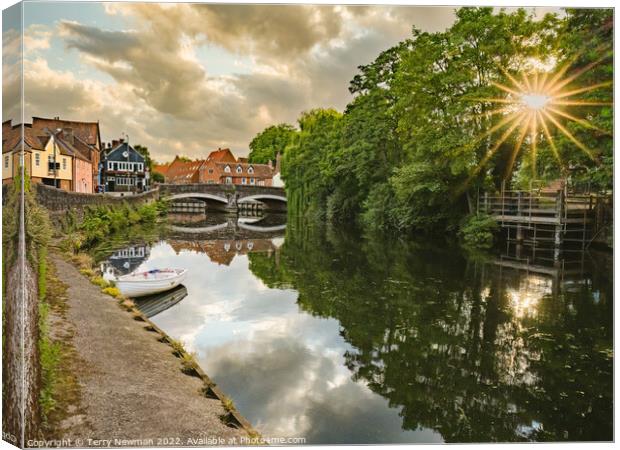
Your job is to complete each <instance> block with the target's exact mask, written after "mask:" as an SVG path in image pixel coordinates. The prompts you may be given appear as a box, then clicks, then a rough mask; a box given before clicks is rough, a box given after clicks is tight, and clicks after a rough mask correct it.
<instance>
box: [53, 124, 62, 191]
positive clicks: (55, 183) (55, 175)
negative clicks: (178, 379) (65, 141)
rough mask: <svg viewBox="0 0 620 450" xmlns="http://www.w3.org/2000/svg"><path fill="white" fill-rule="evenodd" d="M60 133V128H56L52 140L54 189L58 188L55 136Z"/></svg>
mask: <svg viewBox="0 0 620 450" xmlns="http://www.w3.org/2000/svg"><path fill="white" fill-rule="evenodd" d="M61 131H62V129H60V128H56V133H55V134H54V136H53V139H54V187H55V188H57V187H58V169H57V166H56V136H57V135H58V134H59V133H60V132H61Z"/></svg>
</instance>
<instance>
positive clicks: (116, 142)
mask: <svg viewBox="0 0 620 450" xmlns="http://www.w3.org/2000/svg"><path fill="white" fill-rule="evenodd" d="M118 144H120V142H118V139H112V147H116V146H117V145H118Z"/></svg>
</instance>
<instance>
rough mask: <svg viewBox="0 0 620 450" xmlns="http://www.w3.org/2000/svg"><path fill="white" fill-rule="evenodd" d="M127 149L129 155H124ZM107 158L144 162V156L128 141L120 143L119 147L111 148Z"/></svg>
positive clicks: (109, 159)
mask: <svg viewBox="0 0 620 450" xmlns="http://www.w3.org/2000/svg"><path fill="white" fill-rule="evenodd" d="M125 151H127V152H129V155H128V156H124V155H123V153H124V152H125ZM107 159H108V161H122V162H141V163H143V162H144V156H142V155H141V154H140V153H139V152H138V151H137V150H135V149H134V148H133V147H132V146H131V145H128V144H127V143H123V144H120V145H119V146H118V147H116V148H114V149H112V150H110V151H109V152H108V155H107Z"/></svg>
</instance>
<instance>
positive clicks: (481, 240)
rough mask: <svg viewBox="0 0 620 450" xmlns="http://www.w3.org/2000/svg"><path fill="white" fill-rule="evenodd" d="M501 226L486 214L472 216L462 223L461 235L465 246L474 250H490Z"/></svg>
mask: <svg viewBox="0 0 620 450" xmlns="http://www.w3.org/2000/svg"><path fill="white" fill-rule="evenodd" d="M497 230H499V225H498V224H497V222H496V221H495V219H494V218H493V217H491V216H489V215H486V214H478V215H470V216H467V217H466V218H465V220H464V221H463V222H462V223H461V227H460V230H459V235H460V236H461V238H462V239H463V242H464V243H465V245H467V246H469V247H474V248H490V247H491V246H492V245H493V241H494V238H495V232H497Z"/></svg>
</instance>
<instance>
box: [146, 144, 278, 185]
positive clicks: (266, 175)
mask: <svg viewBox="0 0 620 450" xmlns="http://www.w3.org/2000/svg"><path fill="white" fill-rule="evenodd" d="M155 170H157V171H158V172H159V173H161V174H162V175H164V177H165V181H166V183H171V184H189V183H206V184H239V185H248V186H271V185H272V179H273V176H274V169H273V166H272V165H271V164H253V163H249V162H248V160H247V158H236V157H235V155H233V154H232V152H231V151H230V149H228V148H224V149H222V148H218V149H217V150H214V151H212V152H211V153H210V154H209V156H208V157H207V158H206V159H202V160H196V161H185V160H183V159H181V158H179V157H178V156H177V157H175V158H174V160H173V161H172V162H171V163H170V164H162V165H160V166H157V169H155Z"/></svg>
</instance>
